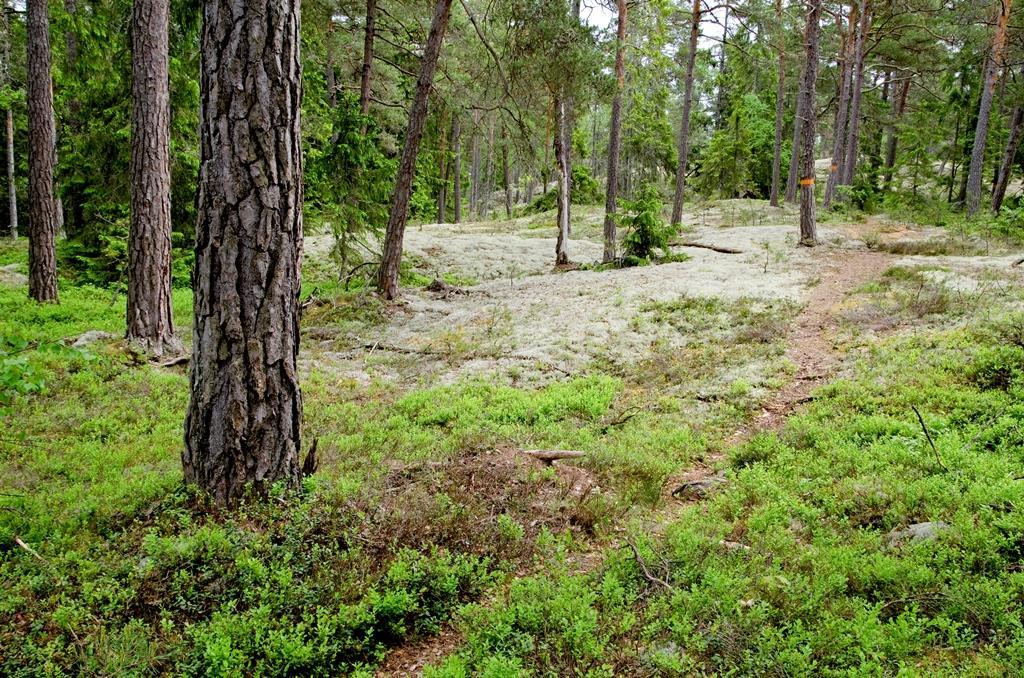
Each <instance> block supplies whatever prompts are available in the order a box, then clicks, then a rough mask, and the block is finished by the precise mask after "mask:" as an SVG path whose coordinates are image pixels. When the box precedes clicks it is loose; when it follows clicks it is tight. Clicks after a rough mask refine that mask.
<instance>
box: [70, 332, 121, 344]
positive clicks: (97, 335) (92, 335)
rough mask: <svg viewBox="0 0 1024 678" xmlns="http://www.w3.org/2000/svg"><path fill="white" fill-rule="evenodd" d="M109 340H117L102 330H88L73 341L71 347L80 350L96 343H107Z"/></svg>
mask: <svg viewBox="0 0 1024 678" xmlns="http://www.w3.org/2000/svg"><path fill="white" fill-rule="evenodd" d="M110 339H117V337H116V336H115V335H113V334H111V333H110V332H104V331H103V330H89V331H88V332H85V333H84V334H82V335H80V336H79V337H78V338H77V339H75V341H74V343H73V344H71V345H72V346H74V347H75V348H82V347H83V346H88V345H89V344H94V343H96V342H97V341H109V340H110Z"/></svg>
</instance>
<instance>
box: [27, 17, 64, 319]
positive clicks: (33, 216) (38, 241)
mask: <svg viewBox="0 0 1024 678" xmlns="http://www.w3.org/2000/svg"><path fill="white" fill-rule="evenodd" d="M27 4H28V16H27V19H26V31H27V42H28V83H27V97H26V98H27V100H28V220H29V248H28V267H29V281H28V295H29V297H30V298H32V299H34V300H36V301H57V252H56V241H57V233H58V231H60V227H61V217H60V206H59V204H58V202H57V193H56V187H55V185H54V177H53V173H54V166H55V165H56V163H57V146H56V142H57V134H56V125H55V122H54V115H53V80H52V76H51V72H50V20H49V15H48V7H47V3H46V0H28V3H27Z"/></svg>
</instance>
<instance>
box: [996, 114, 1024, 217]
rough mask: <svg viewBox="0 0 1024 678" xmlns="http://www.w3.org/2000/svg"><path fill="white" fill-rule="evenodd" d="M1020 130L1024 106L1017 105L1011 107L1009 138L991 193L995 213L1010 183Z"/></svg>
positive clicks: (1023, 121)
mask: <svg viewBox="0 0 1024 678" xmlns="http://www.w3.org/2000/svg"><path fill="white" fill-rule="evenodd" d="M1022 130H1024V107H1021V106H1017V107H1016V108H1014V109H1013V124H1012V125H1011V126H1010V138H1009V139H1008V140H1007V142H1006V153H1005V154H1004V155H1003V164H1002V166H1001V167H1000V168H999V179H998V181H996V188H995V191H994V192H993V193H992V211H993V212H995V213H996V214H998V213H999V208H1001V207H1002V206H1003V198H1005V197H1006V187H1007V186H1008V185H1009V183H1010V173H1011V172H1013V161H1014V159H1015V158H1016V157H1017V148H1018V147H1019V146H1020V136H1021V131H1022Z"/></svg>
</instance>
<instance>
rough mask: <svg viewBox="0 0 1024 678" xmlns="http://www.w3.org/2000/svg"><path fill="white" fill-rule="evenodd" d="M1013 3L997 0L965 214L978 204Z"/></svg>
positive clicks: (979, 108) (969, 214) (1009, 0)
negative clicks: (998, 79) (995, 18)
mask: <svg viewBox="0 0 1024 678" xmlns="http://www.w3.org/2000/svg"><path fill="white" fill-rule="evenodd" d="M1011 2H1012V0H1000V3H999V20H998V22H997V23H996V32H995V35H994V36H993V38H992V53H991V54H990V55H989V58H988V61H987V63H986V67H985V79H984V82H983V85H982V86H983V88H984V89H983V90H982V92H981V102H980V104H979V106H978V126H977V127H976V128H975V131H974V146H973V148H972V149H971V167H970V170H969V171H968V175H967V215H968V216H974V214H975V213H977V211H978V207H979V205H980V204H981V170H982V165H983V163H984V161H985V141H986V138H987V137H988V122H989V116H990V114H991V112H992V92H993V90H994V89H995V84H996V77H997V76H998V75H999V68H1000V66H1001V65H1002V62H1003V45H1004V44H1005V43H1006V24H1007V22H1008V21H1009V19H1010V4H1011Z"/></svg>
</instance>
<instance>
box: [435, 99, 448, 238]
mask: <svg viewBox="0 0 1024 678" xmlns="http://www.w3.org/2000/svg"><path fill="white" fill-rule="evenodd" d="M439 127H440V128H441V143H440V149H439V151H440V153H439V155H440V156H441V161H440V167H439V168H438V170H439V171H438V176H439V177H441V187H440V188H439V189H438V191H437V223H439V224H443V223H445V222H446V221H448V111H447V110H445V111H444V112H443V113H442V114H441V120H440V123H439Z"/></svg>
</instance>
